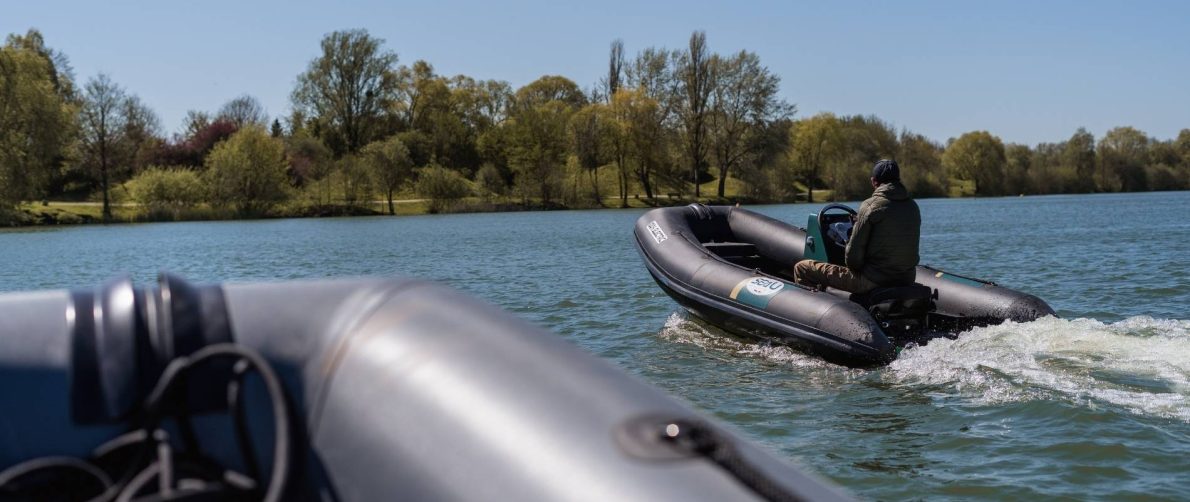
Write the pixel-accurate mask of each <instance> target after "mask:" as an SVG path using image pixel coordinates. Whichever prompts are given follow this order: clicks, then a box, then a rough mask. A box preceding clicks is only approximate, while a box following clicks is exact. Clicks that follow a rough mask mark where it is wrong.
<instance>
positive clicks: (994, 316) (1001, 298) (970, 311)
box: [917, 266, 1055, 329]
mask: <svg viewBox="0 0 1190 502" xmlns="http://www.w3.org/2000/svg"><path fill="white" fill-rule="evenodd" d="M917 282H918V283H920V284H922V285H925V286H928V287H930V288H931V289H934V290H935V291H936V295H937V298H935V300H934V303H935V310H936V312H937V313H938V314H942V315H944V316H947V317H952V318H956V319H957V323H958V327H959V328H962V329H966V328H967V327H971V326H980V325H988V324H998V323H1001V322H1003V321H1015V322H1028V321H1033V320H1036V319H1040V318H1042V317H1045V316H1052V315H1055V314H1054V310H1053V308H1051V307H1050V306H1049V304H1047V303H1046V302H1045V301H1044V300H1042V299H1040V298H1038V297H1036V296H1033V295H1030V294H1028V293H1022V292H1020V291H1015V290H1012V289H1008V288H1005V287H1002V286H997V285H996V284H995V283H992V282H988V281H982V280H979V279H971V278H968V277H962V276H958V275H954V274H950V273H948V272H943V271H942V270H938V269H936V268H933V267H928V266H919V267H917Z"/></svg>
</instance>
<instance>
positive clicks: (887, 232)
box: [846, 181, 921, 286]
mask: <svg viewBox="0 0 1190 502" xmlns="http://www.w3.org/2000/svg"><path fill="white" fill-rule="evenodd" d="M920 238H921V211H920V210H918V208H917V203H916V202H913V199H912V198H910V197H909V191H908V190H906V189H905V185H902V184H901V183H900V182H899V181H898V182H892V183H885V184H883V185H880V186H879V187H877V188H876V191H875V192H873V193H872V196H871V197H869V198H868V200H865V201H864V203H863V204H861V205H860V206H859V214H858V215H857V216H856V220H855V226H854V227H852V230H851V240H850V241H848V242H847V254H846V261H847V268H849V269H851V271H852V272H854V273H856V274H859V275H862V276H864V277H866V278H868V280H870V281H872V282H874V283H876V284H879V285H881V286H905V285H909V284H912V283H913V282H914V280H915V279H916V276H917V260H918V255H917V245H918V240H920Z"/></svg>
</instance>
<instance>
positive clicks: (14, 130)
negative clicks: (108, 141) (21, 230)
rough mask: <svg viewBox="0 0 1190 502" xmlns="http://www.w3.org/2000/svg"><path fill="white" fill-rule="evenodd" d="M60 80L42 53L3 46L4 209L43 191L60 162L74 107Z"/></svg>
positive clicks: (0, 144)
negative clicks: (66, 96) (67, 97)
mask: <svg viewBox="0 0 1190 502" xmlns="http://www.w3.org/2000/svg"><path fill="white" fill-rule="evenodd" d="M18 45H19V44H18ZM49 59H52V58H49ZM61 85H65V84H64V83H63V77H62V76H61V75H59V76H55V70H54V68H53V67H52V66H51V64H50V63H49V61H48V60H47V58H46V57H45V56H44V55H43V54H40V53H38V52H36V51H34V50H29V49H24V48H19V47H13V39H12V37H10V38H9V44H8V45H6V46H4V47H0V210H3V209H5V208H6V207H12V206H15V205H16V204H17V203H19V202H20V201H21V200H28V199H31V198H34V197H39V196H42V195H43V194H44V193H45V192H44V190H45V188H46V187H47V186H48V184H49V182H50V181H51V179H52V178H53V177H54V176H55V174H56V171H57V169H58V167H59V166H60V164H61V162H62V158H63V155H64V152H65V148H66V144H67V142H68V141H69V140H70V138H71V136H72V135H73V132H74V121H73V114H74V110H75V107H74V105H73V103H72V102H70V101H68V100H67V99H66V98H65V97H64V95H63V93H62V91H61V88H60V86H61Z"/></svg>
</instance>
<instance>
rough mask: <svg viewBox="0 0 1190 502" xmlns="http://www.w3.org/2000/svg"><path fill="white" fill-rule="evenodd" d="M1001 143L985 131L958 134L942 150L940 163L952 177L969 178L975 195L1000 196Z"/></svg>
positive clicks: (1002, 149) (1002, 156)
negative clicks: (973, 186) (957, 137)
mask: <svg viewBox="0 0 1190 502" xmlns="http://www.w3.org/2000/svg"><path fill="white" fill-rule="evenodd" d="M1005 163H1006V159H1005V155H1004V143H1002V142H1001V141H1000V138H997V137H995V136H993V135H992V134H991V133H989V132H987V131H973V132H969V133H965V134H963V135H962V136H959V139H956V140H954V142H952V143H951V144H950V145H948V146H947V147H946V151H945V152H943V153H942V165H943V166H944V167H945V168H946V171H947V172H948V173H950V175H951V177H954V178H957V179H960V180H965V181H971V182H972V183H974V185H975V194H976V195H999V194H1001V193H1002V192H1001V190H1002V184H1001V183H1000V181H1001V180H1002V179H1003V176H1004V164H1005Z"/></svg>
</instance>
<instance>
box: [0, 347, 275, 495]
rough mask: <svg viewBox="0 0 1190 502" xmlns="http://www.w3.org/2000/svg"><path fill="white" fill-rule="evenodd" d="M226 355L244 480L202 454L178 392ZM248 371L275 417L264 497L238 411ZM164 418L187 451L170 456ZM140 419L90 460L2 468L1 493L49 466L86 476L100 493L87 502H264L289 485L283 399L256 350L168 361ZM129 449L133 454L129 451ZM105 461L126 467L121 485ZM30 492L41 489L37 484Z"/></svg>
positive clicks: (215, 350) (219, 350)
mask: <svg viewBox="0 0 1190 502" xmlns="http://www.w3.org/2000/svg"><path fill="white" fill-rule="evenodd" d="M225 358H234V359H235V360H236V364H235V365H234V372H233V375H232V378H231V380H230V381H229V382H228V397H229V408H230V412H231V414H232V416H233V421H234V424H235V433H236V439H237V442H238V443H239V445H240V453H241V455H243V456H244V464H245V467H246V469H248V470H249V472H250V473H251V474H252V475H251V476H250V477H248V479H244V478H245V476H244V475H242V474H239V473H236V472H234V471H229V470H225V469H223V468H221V467H219V466H218V465H217V464H215V463H214V462H213V461H211V460H209V459H207V458H206V457H204V456H203V455H202V453H201V450H200V449H199V447H198V440H197V437H196V436H195V435H194V431H193V428H192V427H191V425H190V421H189V409H188V406H187V404H188V403H187V401H186V399H185V396H184V395H180V392H181V391H183V390H185V389H184V386H185V382H186V377H187V374H188V373H189V372H190V370H192V369H194V368H196V367H198V366H201V365H204V364H207V363H208V362H209V361H212V360H216V359H225ZM249 370H256V372H257V373H259V374H260V378H261V380H262V381H263V382H264V385H265V389H266V391H267V392H268V396H269V400H270V402H271V405H272V413H273V425H274V438H273V466H272V472H271V473H270V478H269V483H268V485H267V488H266V489H265V490H264V492H263V495H261V492H260V489H259V487H260V483H259V482H258V481H257V480H258V479H259V473H260V466H259V464H258V462H257V459H256V455H255V451H254V450H253V449H252V446H251V437H250V435H249V430H248V427H247V423H246V422H247V418H246V415H245V411H244V406H243V390H242V389H243V385H244V381H243V379H244V377H245V375H246V374H247V372H248V371H249ZM179 387H182V388H179ZM167 418H172V419H173V420H174V422H175V423H176V424H177V425H178V431H179V435H180V436H181V441H182V443H183V446H184V451H183V452H175V451H174V449H173V447H172V444H171V443H170V438H169V436H168V435H167V434H166V433H165V432H164V431H163V430H161V429H159V426H160V424H161V422H162V421H163V420H165V419H167ZM140 422H141V423H140V424H139V426H138V427H137V428H136V429H134V430H131V431H129V432H127V433H124V434H121V435H120V436H117V437H116V438H113V439H111V440H109V441H107V442H105V443H104V444H102V445H100V446H99V447H98V448H96V449H95V450H94V451H93V453H92V457H91V460H92V461H91V462H88V461H85V460H82V459H78V458H73V457H43V458H38V459H33V460H29V461H26V462H23V463H20V464H17V465H15V466H13V467H10V468H8V469H5V470H4V471H0V494H8V493H18V494H19V493H22V489H25V490H28V489H30V487H29V486H26V485H22V484H20V483H18V481H20V480H21V479H22V478H26V477H28V476H30V475H32V474H34V473H39V472H43V471H46V470H52V469H69V470H73V471H78V472H83V473H86V474H88V475H89V476H90V477H92V478H94V479H95V480H96V481H98V483H97V488H98V490H96V491H95V492H94V493H98V496H95V497H94V498H92V499H91V501H92V502H112V501H120V502H123V501H137V502H140V501H149V500H163V501H164V500H183V499H204V500H207V499H218V500H224V499H229V498H233V497H235V498H237V499H238V498H243V496H246V495H254V496H259V497H260V500H264V501H267V502H276V501H278V500H280V498H281V495H282V494H283V493H284V491H285V488H286V486H287V484H288V481H289V471H290V464H291V458H290V456H291V454H292V452H291V447H290V443H289V441H290V424H289V415H288V408H287V401H286V398H285V393H284V387H283V386H282V385H281V380H280V379H279V378H278V377H277V374H276V373H275V372H274V371H273V369H272V367H271V366H269V364H268V362H267V361H266V360H265V359H264V358H263V357H261V356H260V355H259V354H257V353H256V352H255V351H252V350H250V349H247V348H244V347H240V346H237V345H234V344H230V343H226V344H218V345H210V346H207V347H203V348H201V349H199V350H198V351H196V352H194V353H193V354H191V355H190V356H188V357H178V358H176V359H174V360H172V361H170V363H169V364H168V365H167V366H166V368H165V370H164V371H163V372H162V374H161V376H160V378H159V379H158V380H157V382H156V385H154V387H153V389H152V391H151V392H150V393H149V396H148V397H147V398H146V400H145V404H144V414H143V417H142V420H141V421H140ZM129 449H132V450H133V451H131V452H127V450H129ZM154 456H156V457H157V458H156V460H151V459H152V457H154ZM105 464H119V465H125V466H127V467H126V468H125V469H124V472H123V474H122V475H121V476H120V479H119V481H115V482H113V480H112V475H110V474H109V472H105V471H104V469H102V468H101V466H102V465H105ZM109 468H110V472H116V469H115V468H114V467H111V466H110V465H109ZM190 474H195V475H196V476H191V475H190ZM154 479H156V480H157V481H158V490H159V492H158V493H155V494H149V495H143V496H138V494H139V493H140V492H142V491H144V490H145V489H146V488H147V487H148V486H149V485H150V483H151V482H152V481H153V480H154ZM175 485H176V486H175ZM39 486H40V485H39ZM58 487H59V485H57V484H55V485H53V486H52V487H51V488H54V489H58ZM41 488H44V487H43V486H41ZM32 489H39V487H38V486H35V487H33V488H32ZM237 495H238V496H237ZM254 498H255V497H254Z"/></svg>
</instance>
